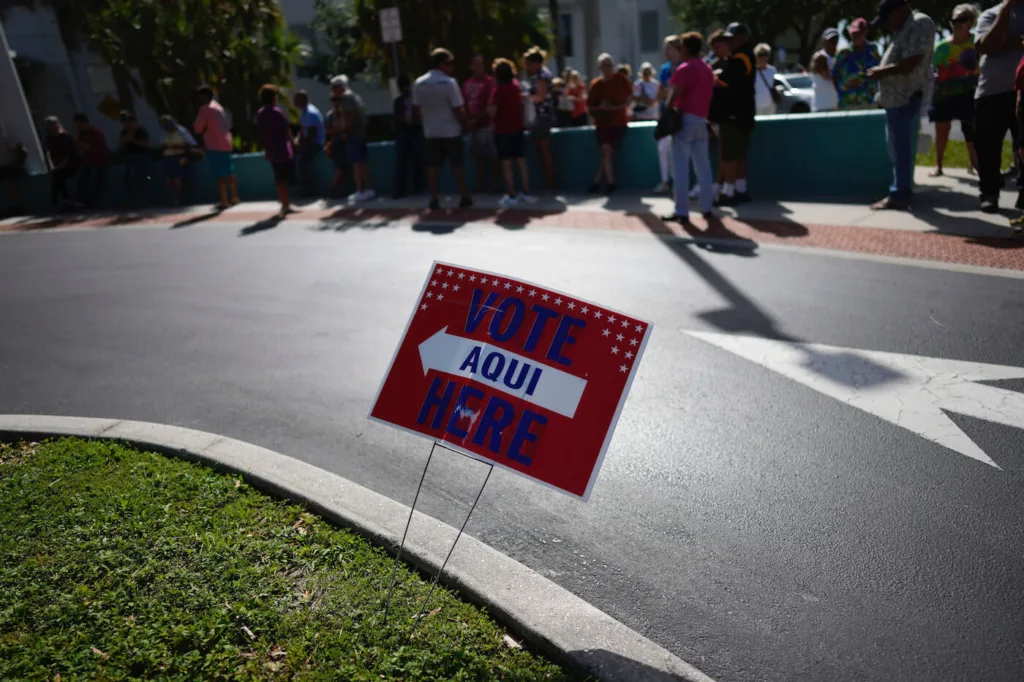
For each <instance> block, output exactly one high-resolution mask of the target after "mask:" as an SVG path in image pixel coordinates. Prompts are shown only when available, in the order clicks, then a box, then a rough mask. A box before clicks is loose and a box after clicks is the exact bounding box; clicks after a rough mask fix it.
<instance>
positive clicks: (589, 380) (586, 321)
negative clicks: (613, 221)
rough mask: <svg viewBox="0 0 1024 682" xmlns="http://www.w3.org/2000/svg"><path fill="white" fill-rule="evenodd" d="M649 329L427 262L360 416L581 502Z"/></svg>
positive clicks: (536, 290) (627, 318)
mask: <svg viewBox="0 0 1024 682" xmlns="http://www.w3.org/2000/svg"><path fill="white" fill-rule="evenodd" d="M651 327H652V325H651V324H650V323H649V322H645V321H643V320H641V319H639V318H637V317H635V316H631V315H624V314H622V313H620V312H618V311H615V310H611V309H609V308H607V307H605V306H600V305H595V304H594V303H591V302H589V301H585V300H583V299H580V298H577V297H575V296H569V295H567V294H564V293H561V292H558V291H553V290H551V289H546V288H544V287H539V286H537V285H535V284H531V283H529V282H524V281H521V280H516V279H512V278H509V277H504V276H501V275H496V274H493V273H490V272H482V271H480V270H470V269H469V268H464V267H459V266H456V265H448V264H446V263H434V265H433V266H432V267H431V269H430V275H429V277H428V278H427V281H426V283H425V284H424V286H423V290H422V291H421V292H420V295H419V298H418V299H417V301H416V308H415V309H414V311H413V314H412V317H411V318H410V319H409V324H408V326H407V327H406V329H405V334H404V335H403V336H402V341H401V343H400V344H399V346H398V350H397V351H395V356H394V358H392V360H391V366H390V367H389V368H388V373H387V375H386V376H385V377H384V382H383V383H382V384H381V387H380V391H379V392H378V393H377V399H376V401H375V402H374V405H373V409H372V410H371V412H370V418H371V419H374V420H377V421H380V422H383V423H386V424H390V425H392V426H396V427H398V428H400V429H402V430H404V431H410V432H412V433H416V434H419V435H423V436H427V437H428V438H431V439H433V440H435V441H438V442H440V443H443V444H444V445H445V446H446V447H450V448H452V449H454V450H458V451H460V452H463V453H465V454H467V455H470V456H472V457H475V458H477V459H482V460H485V461H487V462H490V463H492V464H497V465H500V466H503V467H506V468H508V469H511V470H512V471H515V472H516V473H519V474H523V475H524V476H528V477H530V478H533V479H535V480H537V481H540V482H542V483H545V484H547V485H549V486H552V487H554V488H557V489H558V490H562V491H564V492H567V493H569V494H571V495H574V496H576V497H580V498H583V499H584V500H586V499H587V498H588V497H589V496H590V491H591V489H592V488H593V486H594V481H595V480H596V479H597V471H598V469H599V468H600V466H601V460H602V459H603V458H604V453H605V451H606V450H607V449H608V443H609V442H610V441H611V437H612V431H614V429H615V422H616V421H617V420H618V417H619V412H621V411H622V405H623V403H624V402H625V401H626V394H627V393H628V392H629V386H630V384H631V383H632V381H633V377H634V376H635V375H636V368H637V366H638V365H639V364H640V357H641V356H642V355H643V351H644V347H645V346H646V345H647V339H648V338H649V337H650V334H651Z"/></svg>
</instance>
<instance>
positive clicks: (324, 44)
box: [313, 0, 384, 81]
mask: <svg viewBox="0 0 1024 682" xmlns="http://www.w3.org/2000/svg"><path fill="white" fill-rule="evenodd" d="M313 29H314V30H315V31H316V33H317V35H316V37H315V38H314V41H313V42H314V51H315V53H316V66H315V72H316V73H315V75H316V77H318V78H320V79H321V80H325V81H326V80H327V79H328V78H330V77H331V76H333V75H335V74H339V73H344V74H348V75H349V76H352V75H355V74H359V73H368V74H372V75H376V76H380V75H382V73H383V70H384V64H383V62H382V61H381V59H380V58H378V57H376V56H375V55H374V53H373V52H372V51H371V52H368V51H367V50H366V49H365V46H364V45H363V30H362V29H361V28H360V27H359V22H358V20H357V17H356V9H355V4H354V2H353V0H316V14H315V16H314V18H313Z"/></svg>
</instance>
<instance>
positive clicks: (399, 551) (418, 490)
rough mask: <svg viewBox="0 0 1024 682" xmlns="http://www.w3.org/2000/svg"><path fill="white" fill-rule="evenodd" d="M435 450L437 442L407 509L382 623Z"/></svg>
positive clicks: (386, 617) (389, 605)
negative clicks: (410, 525)
mask: <svg viewBox="0 0 1024 682" xmlns="http://www.w3.org/2000/svg"><path fill="white" fill-rule="evenodd" d="M435 448H437V442H435V443H434V444H433V445H432V446H431V447H430V455H429V456H428V457H427V463H426V464H425V465H424V466H423V474H422V475H420V484H419V485H418V486H416V496H415V497H413V498H412V506H411V507H409V518H408V519H406V520H405V531H404V532H403V533H402V543H401V544H400V545H398V553H397V554H395V567H394V569H393V570H392V571H391V587H389V588H388V596H387V598H386V599H385V600H384V623H387V622H388V612H389V611H390V610H391V594H392V593H393V592H394V591H395V579H396V578H397V577H398V561H399V559H401V558H402V550H403V549H404V548H405V537H406V536H407V535H408V534H409V524H411V523H412V513H413V511H414V510H415V509H416V502H417V500H419V499H420V491H421V490H422V489H423V480H424V479H425V478H426V477H427V468H428V467H429V466H430V460H431V459H433V457H434V449H435Z"/></svg>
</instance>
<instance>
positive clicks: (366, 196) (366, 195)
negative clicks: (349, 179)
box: [359, 189, 377, 201]
mask: <svg viewBox="0 0 1024 682" xmlns="http://www.w3.org/2000/svg"><path fill="white" fill-rule="evenodd" d="M359 194H362V196H361V197H359V201H369V200H370V199H373V198H375V197H376V196H377V193H376V192H374V191H373V190H372V189H368V190H366V191H364V192H359Z"/></svg>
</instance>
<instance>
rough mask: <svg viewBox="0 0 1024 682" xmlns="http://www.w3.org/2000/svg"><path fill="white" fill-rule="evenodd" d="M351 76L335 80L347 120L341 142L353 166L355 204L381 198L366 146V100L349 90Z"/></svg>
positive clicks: (333, 90) (335, 93)
mask: <svg viewBox="0 0 1024 682" xmlns="http://www.w3.org/2000/svg"><path fill="white" fill-rule="evenodd" d="M348 83H349V81H348V76H345V75H339V76H335V77H334V78H332V79H331V93H332V99H333V98H335V97H337V98H339V100H340V102H341V111H342V113H343V114H344V118H343V121H342V124H341V138H342V140H344V144H345V153H346V155H347V157H348V162H349V163H350V164H352V181H353V182H354V183H355V186H356V191H355V194H353V195H352V196H351V197H349V198H350V199H352V201H368V200H370V199H373V198H374V197H376V196H377V193H376V192H374V191H373V183H372V181H371V180H370V155H369V147H368V145H367V143H366V107H365V106H364V105H363V99H362V98H361V97H360V96H359V95H357V94H356V93H354V92H352V91H351V90H350V89H349V86H348Z"/></svg>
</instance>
